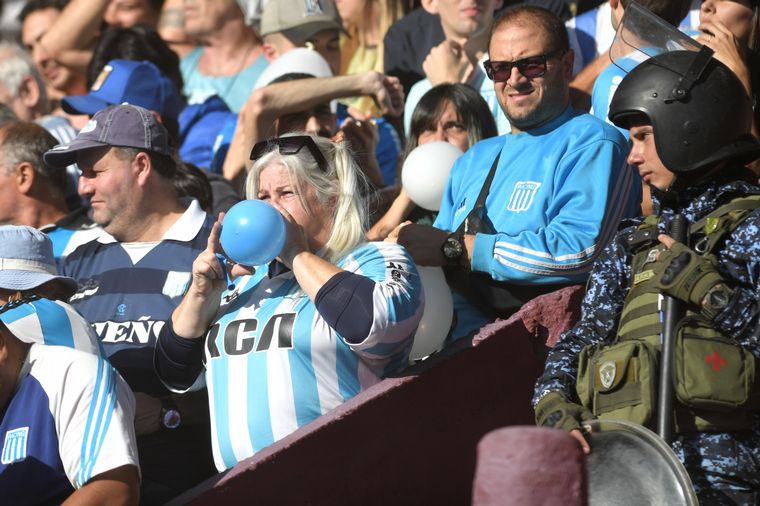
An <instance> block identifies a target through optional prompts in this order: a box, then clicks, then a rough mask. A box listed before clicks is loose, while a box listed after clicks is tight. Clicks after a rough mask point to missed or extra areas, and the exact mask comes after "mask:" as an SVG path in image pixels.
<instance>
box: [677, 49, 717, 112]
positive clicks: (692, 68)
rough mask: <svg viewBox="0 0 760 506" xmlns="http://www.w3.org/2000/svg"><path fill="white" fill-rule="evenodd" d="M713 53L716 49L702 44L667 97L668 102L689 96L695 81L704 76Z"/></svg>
mask: <svg viewBox="0 0 760 506" xmlns="http://www.w3.org/2000/svg"><path fill="white" fill-rule="evenodd" d="M713 53H714V51H713V50H712V49H710V48H709V47H707V46H702V48H701V49H700V50H699V52H697V53H695V55H694V60H692V62H691V65H689V68H688V69H686V72H684V74H683V75H682V76H681V78H680V79H679V80H678V82H677V83H676V85H675V87H674V88H673V90H672V91H671V92H670V96H669V97H668V98H666V99H665V103H666V104H667V103H669V102H673V101H676V100H685V99H686V98H687V97H688V96H689V93H690V92H691V88H692V87H693V86H694V83H696V82H697V80H698V79H699V78H700V77H702V73H703V72H704V71H705V69H706V68H707V65H709V63H710V58H712V55H713Z"/></svg>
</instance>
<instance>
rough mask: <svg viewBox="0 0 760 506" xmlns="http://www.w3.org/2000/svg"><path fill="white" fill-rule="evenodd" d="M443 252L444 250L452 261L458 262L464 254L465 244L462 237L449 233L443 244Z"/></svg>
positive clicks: (447, 258) (444, 253)
mask: <svg viewBox="0 0 760 506" xmlns="http://www.w3.org/2000/svg"><path fill="white" fill-rule="evenodd" d="M441 252H443V256H444V257H445V258H446V260H448V261H449V262H450V263H458V262H459V259H460V258H461V257H462V255H463V254H464V244H462V239H461V238H459V237H457V236H456V235H454V234H449V236H448V237H447V238H446V240H445V241H444V242H443V245H441Z"/></svg>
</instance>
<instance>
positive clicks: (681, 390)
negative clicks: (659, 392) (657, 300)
mask: <svg viewBox="0 0 760 506" xmlns="http://www.w3.org/2000/svg"><path fill="white" fill-rule="evenodd" d="M710 332H712V336H708V335H707V334H708V333H710ZM715 334H716V333H715V331H714V330H712V329H709V328H707V327H702V326H697V327H692V326H682V327H681V329H680V330H679V332H678V334H677V336H676V347H675V374H676V396H677V397H678V400H679V401H681V402H682V403H683V404H685V405H686V406H688V407H690V408H695V409H700V410H702V409H703V410H708V411H717V412H723V413H726V412H734V411H736V410H737V409H743V408H748V407H749V404H750V399H751V397H752V393H753V392H752V390H753V386H754V383H755V357H754V356H753V355H752V353H750V352H749V351H748V350H746V349H745V348H743V347H742V346H739V345H738V344H737V343H735V342H733V341H731V340H729V339H726V338H724V337H720V336H717V335H715Z"/></svg>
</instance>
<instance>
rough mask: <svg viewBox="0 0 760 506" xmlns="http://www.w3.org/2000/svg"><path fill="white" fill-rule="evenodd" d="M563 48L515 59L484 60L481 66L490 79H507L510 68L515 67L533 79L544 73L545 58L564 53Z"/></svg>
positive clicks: (510, 71) (502, 80)
mask: <svg viewBox="0 0 760 506" xmlns="http://www.w3.org/2000/svg"><path fill="white" fill-rule="evenodd" d="M564 52H565V50H564V49H555V50H554V51H550V52H548V53H546V54H540V55H538V56H529V57H528V58H523V59H521V60H517V61H491V60H486V61H484V62H483V68H484V69H485V70H486V75H487V76H488V79H490V80H491V81H494V82H497V83H501V82H504V81H506V80H507V79H509V76H510V75H511V74H512V69H513V68H515V67H517V70H518V72H520V73H521V74H522V75H524V76H525V77H527V78H528V79H533V78H535V77H541V76H542V75H544V74H546V60H548V59H549V58H551V57H553V56H554V55H556V54H558V53H564Z"/></svg>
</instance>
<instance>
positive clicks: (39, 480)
mask: <svg viewBox="0 0 760 506" xmlns="http://www.w3.org/2000/svg"><path fill="white" fill-rule="evenodd" d="M133 420H134V397H133V396H132V393H131V391H130V390H129V387H128V386H127V384H126V383H125V382H124V380H122V379H121V378H120V377H119V375H118V374H117V373H116V371H114V369H113V368H112V367H111V366H110V365H109V364H108V362H106V361H105V360H104V359H102V358H99V357H96V356H95V355H92V354H89V353H83V352H80V351H78V350H73V349H70V348H65V347H61V346H46V345H43V344H33V345H32V346H31V347H30V349H29V353H28V355H27V357H26V361H25V362H24V365H23V368H22V371H21V375H20V376H19V382H18V386H17V388H16V390H15V392H14V394H13V397H11V399H10V400H9V401H8V405H7V409H6V411H5V414H4V415H3V418H2V422H0V443H1V444H2V448H1V449H0V491H2V499H0V502H2V503H3V504H60V503H61V502H62V501H63V500H64V499H65V498H66V497H67V496H68V495H70V494H71V493H72V492H73V491H74V490H75V489H79V488H81V487H82V486H84V485H85V484H86V483H87V482H89V481H90V480H91V479H92V478H93V477H95V476H98V475H99V474H102V473H104V472H106V471H109V470H111V469H115V468H117V467H121V466H124V465H134V466H138V460H137V445H136V440H135V433H134V422H133Z"/></svg>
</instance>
